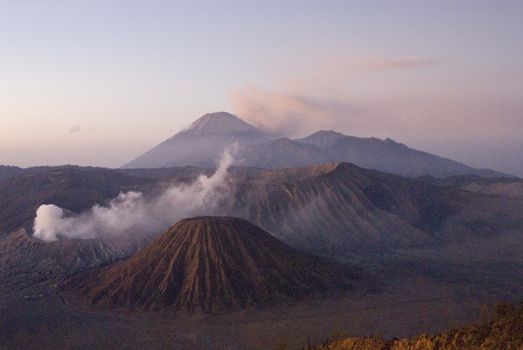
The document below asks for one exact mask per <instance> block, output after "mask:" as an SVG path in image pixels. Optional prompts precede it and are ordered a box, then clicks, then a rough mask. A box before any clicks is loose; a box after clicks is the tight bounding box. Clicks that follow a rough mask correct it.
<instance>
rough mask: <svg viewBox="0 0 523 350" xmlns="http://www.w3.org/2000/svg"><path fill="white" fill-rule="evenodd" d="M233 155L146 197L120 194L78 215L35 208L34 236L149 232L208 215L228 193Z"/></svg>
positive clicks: (52, 208)
mask: <svg viewBox="0 0 523 350" xmlns="http://www.w3.org/2000/svg"><path fill="white" fill-rule="evenodd" d="M232 162H233V158H232V156H231V154H230V153H229V151H225V152H224V154H223V156H222V159H221V160H220V163H219V166H218V168H217V170H216V172H215V173H214V174H213V175H212V176H210V177H208V176H205V175H201V176H199V177H198V178H197V179H196V180H195V181H194V182H192V183H190V184H176V185H171V186H170V187H168V188H167V189H166V190H165V191H164V192H163V193H162V194H160V195H159V196H156V197H153V198H147V197H146V196H144V195H143V194H142V193H141V192H132V191H131V192H126V193H120V194H119V195H118V196H117V197H116V198H113V199H112V200H111V201H110V202H109V204H108V205H107V206H100V205H95V206H93V207H92V208H91V209H90V210H88V211H87V212H84V213H82V214H80V215H78V216H71V217H68V216H67V215H66V212H65V211H64V210H63V209H62V208H60V207H58V206H56V205H54V204H45V205H41V206H40V207H39V208H38V210H37V211H36V219H35V222H34V228H33V231H34V234H33V236H34V237H36V238H39V239H42V240H45V241H54V240H57V239H59V238H61V237H65V238H79V239H90V238H101V237H115V236H118V235H122V234H151V233H158V232H161V231H162V230H165V229H166V228H168V227H169V226H171V225H172V224H174V223H175V222H176V221H178V220H180V219H182V218H185V217H188V216H194V215H205V214H206V215H210V214H212V213H213V211H214V210H215V209H216V208H217V207H218V206H219V203H220V201H221V200H222V199H224V198H226V196H227V194H228V192H229V183H228V182H227V174H228V171H227V170H228V168H229V166H230V165H231V164H232Z"/></svg>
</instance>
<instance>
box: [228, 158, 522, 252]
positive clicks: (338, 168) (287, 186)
mask: <svg viewBox="0 0 523 350" xmlns="http://www.w3.org/2000/svg"><path fill="white" fill-rule="evenodd" d="M236 186H237V189H236V191H235V195H234V197H233V198H232V199H231V203H230V206H231V208H232V209H230V210H231V213H232V215H235V216H239V217H243V218H246V219H248V220H250V221H252V222H254V223H256V224H258V225H260V226H262V227H264V228H265V229H267V230H269V231H270V232H272V233H273V234H274V235H275V236H276V237H277V238H279V239H281V240H282V241H284V242H285V243H287V244H290V245H291V246H293V247H297V248H299V249H302V250H304V251H308V252H313V253H316V254H326V255H334V256H336V255H340V256H344V255H345V256H346V255H351V254H357V255H367V254H376V253H382V252H386V251H392V250H394V249H398V248H411V247H415V246H417V247H421V246H430V245H434V244H438V243H441V242H448V241H462V240H467V239H477V238H489V237H496V236H501V235H510V234H518V232H519V233H520V232H523V200H521V199H520V198H507V197H501V196H493V195H489V194H482V193H473V192H468V191H463V190H460V189H455V188H450V187H443V186H438V185H434V184H430V183H427V182H425V181H422V180H418V179H409V178H404V177H401V176H396V175H392V174H387V173H381V172H378V171H374V170H368V169H363V168H360V167H357V166H355V165H351V164H348V163H341V164H324V165H321V166H314V167H306V168H296V169H281V170H271V171H265V172H260V173H257V174H254V175H251V176H247V177H245V178H238V179H237V185H236Z"/></svg>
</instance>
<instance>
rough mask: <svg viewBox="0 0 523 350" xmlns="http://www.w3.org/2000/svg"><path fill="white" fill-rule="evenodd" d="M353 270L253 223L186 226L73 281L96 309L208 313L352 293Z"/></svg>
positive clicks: (195, 221)
mask: <svg viewBox="0 0 523 350" xmlns="http://www.w3.org/2000/svg"><path fill="white" fill-rule="evenodd" d="M355 278H356V274H355V273H354V272H352V271H350V270H349V268H347V267H345V266H342V265H336V264H333V263H330V262H328V261H325V260H323V259H321V258H317V257H314V256H309V255H306V254H303V253H300V252H298V251H296V250H294V249H292V248H290V247H288V246H287V245H285V244H283V243H282V242H280V241H279V240H277V239H276V238H274V237H273V236H272V235H270V234H269V233H267V232H266V231H264V230H263V229H261V228H259V227H257V226H255V225H254V224H252V223H250V222H249V221H246V220H243V219H238V218H232V217H197V218H191V219H185V220H182V221H180V222H178V223H177V224H175V225H174V226H172V227H171V228H170V229H169V230H167V232H165V233H164V234H163V235H161V236H160V237H158V238H157V239H156V240H155V241H153V242H152V243H151V244H150V245H148V246H147V247H145V248H144V249H143V250H141V251H139V252H138V253H137V254H135V255H134V256H132V257H131V258H129V259H128V260H125V261H121V262H119V263H116V264H114V265H112V266H108V267H105V268H102V269H100V270H97V271H94V272H91V273H88V274H87V275H80V276H78V277H75V278H74V279H73V280H71V281H70V282H69V283H68V284H66V286H65V290H66V293H67V292H71V291H72V292H73V293H75V294H76V293H79V294H80V295H82V296H83V298H86V299H87V300H88V301H89V302H90V303H91V304H92V305H93V306H95V307H97V308H109V309H149V310H161V309H169V310H175V311H189V312H194V311H203V312H205V313H210V312H219V311H226V310H239V309H244V308H247V307H251V306H254V307H256V306H263V305H271V304H276V303H279V302H282V301H289V300H300V299H302V298H304V297H306V296H309V295H312V294H318V295H319V294H324V293H326V292H333V291H337V290H340V289H343V288H347V287H350V286H351V281H352V280H353V279H355Z"/></svg>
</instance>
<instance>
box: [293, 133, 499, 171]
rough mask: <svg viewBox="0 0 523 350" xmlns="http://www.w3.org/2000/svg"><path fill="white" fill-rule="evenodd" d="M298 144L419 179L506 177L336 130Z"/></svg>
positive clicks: (343, 160)
mask: <svg viewBox="0 0 523 350" xmlns="http://www.w3.org/2000/svg"><path fill="white" fill-rule="evenodd" d="M295 141H296V142H298V143H301V144H306V145H314V146H316V147H319V148H321V149H323V150H324V151H325V152H327V153H328V154H329V155H330V157H331V159H334V160H335V161H337V162H350V163H353V164H356V165H358V166H361V167H363V168H368V169H376V170H380V171H385V172H388V173H393V174H398V175H403V176H409V177H417V176H423V175H430V176H433V177H447V176H452V175H464V174H469V175H479V176H483V177H502V176H506V175H504V174H502V173H500V172H496V171H493V170H490V169H476V168H473V167H470V166H467V165H464V164H461V163H458V162H456V161H453V160H450V159H446V158H442V157H439V156H436V155H433V154H430V153H426V152H422V151H418V150H415V149H412V148H409V147H407V146H405V145H404V144H401V143H397V142H395V141H394V140H391V139H386V140H380V139H377V138H374V137H372V138H360V137H354V136H347V135H344V134H341V133H338V132H334V131H318V132H316V133H314V134H312V135H310V136H307V137H305V138H301V139H297V140H295Z"/></svg>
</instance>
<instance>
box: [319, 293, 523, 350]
mask: <svg viewBox="0 0 523 350" xmlns="http://www.w3.org/2000/svg"><path fill="white" fill-rule="evenodd" d="M309 348H310V349H311V350H375V349H380V350H411V349H417V350H461V349H499V350H501V349H507V350H509V349H522V348H523V303H520V305H519V306H513V305H510V304H506V303H499V304H498V305H497V307H496V315H494V317H493V318H492V320H490V321H483V322H481V323H478V324H475V325H472V326H468V327H462V328H454V329H450V330H448V331H446V332H443V333H441V334H437V335H434V336H429V335H420V336H417V337H414V338H409V339H394V340H384V339H382V338H377V337H369V338H347V339H342V340H337V341H333V342H331V343H327V344H324V345H322V346H318V347H309Z"/></svg>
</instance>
